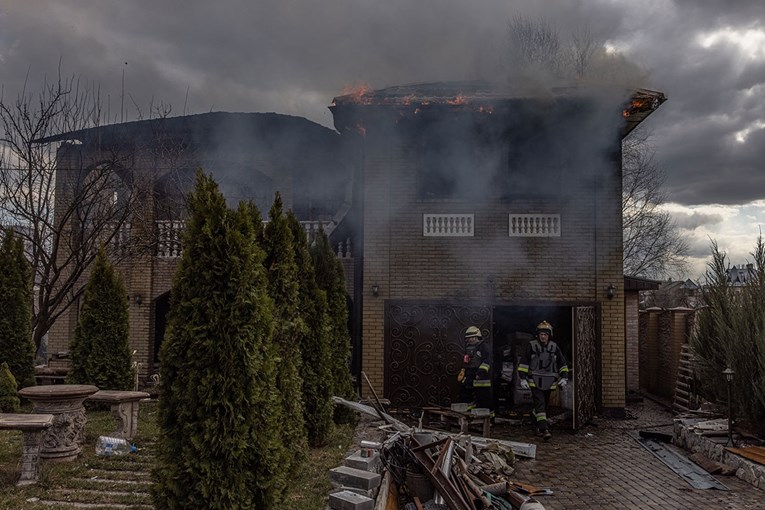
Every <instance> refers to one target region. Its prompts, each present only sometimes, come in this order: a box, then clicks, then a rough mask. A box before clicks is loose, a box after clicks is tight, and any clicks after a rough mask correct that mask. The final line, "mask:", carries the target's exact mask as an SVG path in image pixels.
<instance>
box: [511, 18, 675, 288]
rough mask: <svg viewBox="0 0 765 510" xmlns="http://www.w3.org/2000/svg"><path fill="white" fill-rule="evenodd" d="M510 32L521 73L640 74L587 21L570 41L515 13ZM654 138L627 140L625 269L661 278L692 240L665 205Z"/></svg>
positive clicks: (639, 134)
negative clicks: (609, 49)
mask: <svg viewBox="0 0 765 510" xmlns="http://www.w3.org/2000/svg"><path fill="white" fill-rule="evenodd" d="M509 35H510V61H511V63H512V64H513V65H514V66H515V68H514V71H516V72H517V73H518V74H521V75H528V74H535V73H537V72H538V71H539V70H540V69H541V68H547V72H548V73H549V74H551V75H552V76H554V77H557V78H566V79H569V80H587V79H590V80H592V81H596V82H599V83H622V82H623V81H624V79H628V78H631V77H635V76H639V74H640V73H639V72H637V71H636V69H635V67H634V66H630V65H627V64H626V63H625V62H624V61H623V59H621V58H619V56H618V55H617V56H610V55H609V54H608V52H606V51H605V48H604V45H603V42H602V41H599V40H598V39H597V38H596V37H595V36H594V35H593V33H592V32H591V31H590V30H589V29H588V28H586V27H585V28H582V29H579V30H578V31H575V32H574V33H573V35H572V36H571V40H570V41H567V42H566V41H562V40H561V37H560V32H559V30H558V29H557V28H556V27H555V26H554V25H553V24H550V23H549V22H547V21H545V20H544V19H540V20H536V21H535V20H529V19H527V18H524V17H515V18H513V20H512V21H511V22H510V25H509ZM649 139H650V137H649V135H648V134H647V133H646V132H645V131H644V130H640V129H638V130H636V131H635V132H633V133H631V134H630V135H629V136H628V137H627V138H626V139H625V140H624V141H623V142H622V144H623V145H622V150H623V160H622V167H623V176H622V179H623V182H622V185H623V195H622V214H623V224H624V273H625V274H628V275H633V276H643V277H656V278H658V277H667V276H670V275H672V274H674V273H680V272H682V271H683V270H684V269H685V265H686V260H687V252H688V246H687V243H686V241H685V240H684V239H683V237H682V236H681V234H680V232H679V230H678V229H677V227H676V225H675V224H674V223H673V221H672V217H671V216H670V214H669V213H668V212H667V211H664V210H663V209H662V205H663V204H664V203H665V200H666V195H665V192H664V191H663V190H662V186H663V184H664V180H665V174H664V172H663V170H662V169H661V168H660V167H659V166H658V165H656V163H655V161H654V150H653V148H652V147H651V144H650V143H649Z"/></svg>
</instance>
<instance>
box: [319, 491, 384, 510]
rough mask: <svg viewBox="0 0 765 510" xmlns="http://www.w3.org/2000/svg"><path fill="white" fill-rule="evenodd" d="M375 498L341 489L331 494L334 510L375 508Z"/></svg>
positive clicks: (370, 509) (367, 509)
mask: <svg viewBox="0 0 765 510" xmlns="http://www.w3.org/2000/svg"><path fill="white" fill-rule="evenodd" d="M374 506H375V500H374V499H372V498H368V497H366V496H361V495H359V494H356V493H355V492H351V491H340V492H335V493H334V494H330V495H329V508H331V509H332V510H373V509H374Z"/></svg>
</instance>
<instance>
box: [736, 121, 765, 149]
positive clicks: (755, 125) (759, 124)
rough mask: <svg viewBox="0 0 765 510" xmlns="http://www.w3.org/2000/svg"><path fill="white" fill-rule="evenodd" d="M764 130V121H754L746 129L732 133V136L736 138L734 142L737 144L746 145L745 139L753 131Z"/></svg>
mask: <svg viewBox="0 0 765 510" xmlns="http://www.w3.org/2000/svg"><path fill="white" fill-rule="evenodd" d="M763 128H765V121H761V120H756V121H754V122H752V123H751V124H749V125H748V126H747V127H745V128H744V129H742V130H741V131H736V133H734V136H735V138H736V141H737V142H738V143H746V139H747V137H748V136H749V135H750V134H751V133H752V132H754V131H759V130H760V129H763Z"/></svg>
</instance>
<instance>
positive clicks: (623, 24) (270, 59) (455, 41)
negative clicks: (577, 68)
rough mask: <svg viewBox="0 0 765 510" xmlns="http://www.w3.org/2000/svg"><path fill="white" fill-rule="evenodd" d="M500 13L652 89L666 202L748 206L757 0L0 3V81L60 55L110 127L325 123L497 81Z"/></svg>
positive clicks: (762, 176) (45, 72)
mask: <svg viewBox="0 0 765 510" xmlns="http://www.w3.org/2000/svg"><path fill="white" fill-rule="evenodd" d="M514 16H525V17H527V18H530V19H539V18H543V19H545V20H547V21H548V22H550V23H552V24H555V25H556V26H557V27H558V28H559V29H560V31H561V36H562V37H563V38H566V37H568V35H569V33H570V32H572V31H574V30H577V29H580V28H583V27H587V28H589V29H590V30H591V32H592V33H593V35H594V36H595V37H596V38H597V39H600V40H604V41H608V42H609V44H611V45H612V46H613V47H614V48H615V49H617V50H620V51H623V52H624V53H625V55H627V57H628V59H629V60H630V61H632V62H635V63H637V64H639V65H640V66H642V67H643V68H644V69H645V70H646V71H647V79H646V80H644V81H642V82H639V83H634V84H635V85H636V86H645V87H649V88H653V89H656V90H661V91H662V92H665V93H666V94H667V96H668V97H669V101H668V102H667V103H666V104H664V105H663V106H662V107H661V108H660V109H659V111H658V112H656V113H655V114H654V115H652V117H651V118H649V120H648V121H647V122H646V125H647V127H649V128H651V129H653V130H654V133H655V139H656V147H657V151H658V152H657V159H658V161H659V162H660V163H661V164H662V165H663V166H665V167H666V169H667V171H668V180H667V189H668V191H669V193H670V198H671V200H673V201H676V202H679V203H682V204H687V205H693V204H704V203H723V204H743V203H747V202H750V201H753V200H757V199H762V198H763V194H765V172H762V171H761V164H760V161H761V160H762V155H763V154H762V153H763V149H762V147H765V144H763V143H762V142H763V140H762V138H763V133H764V131H763V129H762V127H758V126H760V124H759V123H761V122H762V121H763V120H765V86H763V85H762V84H763V83H765V42H763V41H762V39H756V37H757V36H756V34H758V33H759V34H762V31H763V30H765V2H762V1H760V0H751V1H747V0H736V2H734V3H732V4H731V3H728V2H718V1H716V0H666V1H661V2H656V1H649V0H636V1H632V2H613V1H609V0H590V1H584V0H568V1H564V0H550V1H545V2H528V1H520V0H514V1H507V0H481V1H476V2H466V1H464V0H388V1H386V2H379V1H373V0H328V1H326V2H312V1H308V0H259V1H257V2H248V1H244V0H226V1H222V2H201V1H194V2H189V1H185V0H165V1H162V2H152V3H149V2H140V3H138V2H98V1H93V0H39V1H35V2H18V1H13V0H0V72H1V74H0V76H2V82H3V84H4V94H5V97H13V96H15V94H16V93H17V91H18V90H19V89H20V88H21V87H22V85H23V83H24V80H25V79H26V78H27V74H28V75H29V86H31V87H32V88H33V89H36V88H37V87H39V83H40V82H41V80H42V77H43V76H47V77H48V78H49V79H50V78H54V77H55V75H56V72H57V68H58V64H59V60H60V59H61V60H62V61H63V66H62V69H63V72H64V74H66V75H70V74H76V75H79V76H81V77H82V78H83V79H85V80H88V81H90V82H91V83H94V84H99V85H100V87H101V91H102V97H103V98H104V101H105V102H106V103H107V106H106V108H107V109H108V111H109V113H110V117H111V118H112V119H116V120H119V119H120V108H121V105H124V109H125V111H126V112H127V113H126V114H124V115H125V118H126V119H130V120H134V119H136V118H137V117H138V115H139V114H138V112H137V108H136V106H137V107H139V108H140V110H141V112H142V114H143V116H148V114H149V111H148V110H149V107H148V105H149V103H150V102H151V101H153V103H154V104H157V103H159V102H160V101H163V102H164V103H165V104H172V106H173V113H174V114H180V113H183V112H184V111H185V112H187V113H202V112H207V111H211V110H223V111H250V112H251V111H263V112H268V111H275V112H279V113H285V114H291V115H299V116H303V117H306V118H309V119H311V120H314V121H316V122H319V123H321V124H323V125H326V126H330V127H331V126H332V117H331V115H330V113H329V111H328V110H327V108H326V107H327V106H328V104H329V102H330V101H331V99H332V97H334V96H337V95H339V94H341V93H342V91H343V89H344V88H345V87H346V86H353V85H357V84H359V83H362V82H363V83H368V84H369V85H370V86H372V87H373V88H382V87H386V86H389V85H394V84H400V83H412V82H419V81H436V80H461V79H474V78H488V79H491V78H494V77H495V75H496V74H498V73H503V72H504V71H505V69H504V67H503V64H505V63H506V62H507V58H506V57H507V44H508V43H507V40H508V35H507V26H508V23H509V21H510V20H512V19H513V17H514ZM726 28H727V29H730V30H739V31H744V30H747V29H748V30H751V31H752V32H751V34H753V35H752V39H751V41H750V43H751V44H750V45H749V46H746V45H741V44H737V43H736V42H735V41H733V40H731V39H725V38H721V39H720V40H719V41H717V42H716V43H715V44H711V45H707V47H704V46H703V45H702V44H701V41H702V39H703V37H704V36H705V35H709V34H712V33H714V32H715V31H720V30H724V29H726ZM758 31H759V32H758ZM739 33H743V32H739ZM123 73H124V91H125V97H124V98H123V97H122V90H123V87H122V78H123ZM747 128H753V129H752V131H751V132H749V133H748V136H747V137H746V140H745V141H743V142H740V141H739V142H737V141H736V134H737V133H741V132H742V131H743V130H745V129H747Z"/></svg>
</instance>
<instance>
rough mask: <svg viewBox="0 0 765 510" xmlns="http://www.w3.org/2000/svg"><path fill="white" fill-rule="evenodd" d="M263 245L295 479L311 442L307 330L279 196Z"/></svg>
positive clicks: (286, 437) (285, 428)
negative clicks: (305, 391) (306, 418)
mask: <svg viewBox="0 0 765 510" xmlns="http://www.w3.org/2000/svg"><path fill="white" fill-rule="evenodd" d="M268 217H269V221H268V224H267V225H266V226H265V230H264V235H263V243H264V248H265V252H266V259H265V262H264V266H265V268H266V274H267V275H268V291H269V294H270V296H271V299H273V302H274V319H275V322H276V328H275V331H274V343H275V346H276V349H277V351H278V353H279V365H278V367H277V378H276V387H277V388H278V390H279V393H280V395H281V398H282V419H283V422H282V440H283V441H284V444H285V445H289V450H290V453H289V454H288V458H286V459H284V462H285V465H286V466H288V467H289V469H288V471H289V473H290V475H291V476H293V475H295V474H296V473H297V471H298V469H299V467H300V466H301V464H302V462H303V461H304V459H305V457H306V455H307V449H308V439H307V432H306V428H305V423H304V422H303V409H304V404H303V395H302V387H303V381H302V378H301V371H302V368H303V367H302V355H301V353H300V345H299V344H298V342H297V340H296V339H297V338H298V337H299V335H300V332H301V331H303V329H304V328H305V324H304V323H303V318H302V317H300V303H299V299H300V295H299V292H300V287H299V284H298V270H297V265H296V264H295V254H294V250H293V248H292V232H291V231H290V228H289V225H288V224H287V218H286V216H285V215H284V212H283V210H282V199H281V196H280V195H279V193H278V192H277V193H276V196H275V198H274V203H273V205H272V206H271V210H270V211H269V213H268Z"/></svg>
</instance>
